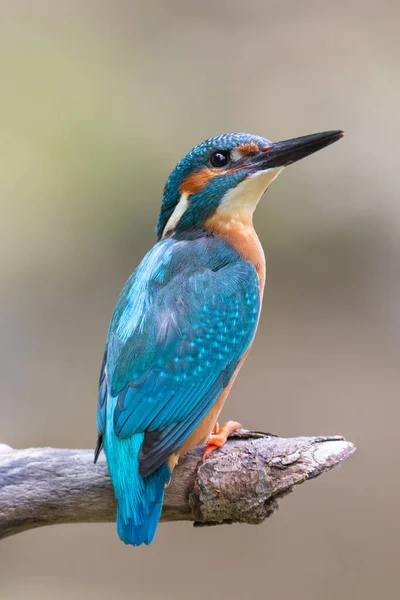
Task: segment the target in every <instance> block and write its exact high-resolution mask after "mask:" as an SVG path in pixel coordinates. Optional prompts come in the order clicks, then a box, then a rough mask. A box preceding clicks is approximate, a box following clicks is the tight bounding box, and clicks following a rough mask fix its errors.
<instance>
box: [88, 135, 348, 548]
mask: <svg viewBox="0 0 400 600" xmlns="http://www.w3.org/2000/svg"><path fill="white" fill-rule="evenodd" d="M343 134H344V132H343V131H342V130H333V131H324V132H321V133H316V134H312V135H305V136H302V137H297V138H292V139H289V140H284V141H281V142H271V141H270V140H268V139H266V138H263V137H260V136H256V135H251V134H248V133H229V134H223V135H219V136H216V137H213V138H210V139H208V140H206V141H204V142H202V143H201V144H199V145H198V146H196V147H195V148H194V149H193V150H191V152H189V154H187V155H186V156H185V157H184V158H183V159H182V160H180V162H179V163H178V164H177V166H176V167H175V169H174V170H173V171H172V173H171V175H170V176H169V178H168V180H167V182H166V185H165V188H164V193H163V197H162V203H161V210H160V213H159V217H158V222H157V227H156V233H157V240H156V243H155V245H154V246H153V247H152V248H151V249H150V251H149V252H148V253H147V254H146V255H145V257H144V258H143V260H142V261H141V263H140V264H139V266H138V267H137V268H136V270H135V271H134V272H133V273H132V275H131V276H130V277H129V279H128V280H127V282H126V284H125V286H124V288H123V289H122V292H121V294H120V296H119V298H118V300H117V302H116V305H115V308H114V312H113V315H112V318H111V322H110V326H109V330H108V336H107V341H106V347H105V351H104V357H103V362H102V366H101V371H100V378H99V394H98V404H97V430H98V440H97V446H96V449H95V462H96V461H97V459H98V456H99V454H100V451H101V450H102V448H104V451H105V455H106V460H107V465H108V470H109V474H110V477H111V480H112V483H113V487H114V494H115V497H116V501H117V519H116V521H117V523H116V525H117V533H118V535H119V537H120V539H121V540H122V541H123V542H125V544H129V545H133V546H140V545H141V544H146V545H148V544H150V543H151V542H152V540H153V538H154V535H155V532H156V529H157V526H158V523H159V520H160V516H161V509H162V503H163V496H164V490H165V487H166V486H167V485H168V483H169V481H170V479H171V475H172V472H173V470H174V467H175V465H176V464H177V462H178V460H179V458H180V457H181V456H183V455H184V454H185V453H186V452H188V451H189V450H190V449H192V448H194V447H195V446H198V445H202V444H205V450H204V454H203V460H207V459H208V458H209V456H210V454H211V453H212V452H213V451H214V450H216V449H217V448H218V447H221V446H222V445H223V444H224V443H225V442H226V440H227V437H228V435H229V433H231V432H232V431H234V430H236V429H238V428H240V427H241V425H240V424H239V423H237V422H236V421H228V422H227V423H225V424H224V425H222V426H221V427H220V426H219V424H218V417H219V413H220V411H221V409H222V407H223V405H224V402H225V400H226V397H227V396H228V394H229V392H230V390H231V388H232V385H233V382H234V381H235V379H236V376H237V374H238V372H239V370H240V368H241V367H242V365H243V363H244V361H245V360H246V357H247V355H248V353H249V350H250V347H251V345H252V342H253V340H254V336H255V333H256V329H257V325H258V322H259V318H260V312H261V303H262V298H263V293H264V285H265V277H266V268H265V257H264V252H263V248H262V245H261V243H260V241H259V238H258V237H257V234H256V232H255V229H254V226H253V213H254V210H255V208H256V206H257V204H258V202H259V200H260V199H261V197H262V196H263V195H264V192H265V191H266V190H267V188H268V187H269V185H270V184H271V183H272V181H274V179H276V177H277V176H278V175H279V173H280V172H281V171H282V170H283V169H284V168H285V167H286V166H288V165H290V164H292V163H294V162H296V161H298V160H300V159H302V158H304V157H306V156H308V155H310V154H313V153H314V152H317V151H318V150H321V149H322V148H324V147H326V146H328V145H329V144H332V143H333V142H336V141H337V140H339V139H340V138H341V137H342V136H343Z"/></svg>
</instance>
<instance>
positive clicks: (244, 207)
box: [215, 167, 284, 219]
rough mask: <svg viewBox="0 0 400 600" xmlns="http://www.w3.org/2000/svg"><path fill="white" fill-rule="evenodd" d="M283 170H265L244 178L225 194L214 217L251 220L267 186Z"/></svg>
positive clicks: (280, 168) (277, 168) (278, 168)
mask: <svg viewBox="0 0 400 600" xmlns="http://www.w3.org/2000/svg"><path fill="white" fill-rule="evenodd" d="M283 169H284V167H276V168H274V169H266V170H264V171H257V172H256V173H254V174H253V175H249V176H248V177H246V179H244V180H243V181H242V182H241V183H239V184H238V185H237V186H236V187H235V188H233V189H231V190H229V192H227V193H226V194H225V196H224V197H223V198H222V201H221V203H220V205H219V206H218V208H217V210H216V213H215V216H222V217H229V216H232V217H233V218H237V217H244V218H249V219H251V217H252V216H253V213H254V211H255V209H256V206H257V204H258V203H259V201H260V200H261V197H262V196H263V194H264V192H266V191H267V189H268V187H269V185H270V184H271V183H272V182H273V181H274V179H276V178H277V177H278V175H279V173H280V172H281V171H283Z"/></svg>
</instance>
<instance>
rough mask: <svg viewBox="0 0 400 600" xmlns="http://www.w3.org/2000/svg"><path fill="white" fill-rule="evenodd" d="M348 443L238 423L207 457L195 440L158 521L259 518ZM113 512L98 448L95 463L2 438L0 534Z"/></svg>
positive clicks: (345, 453)
mask: <svg viewBox="0 0 400 600" xmlns="http://www.w3.org/2000/svg"><path fill="white" fill-rule="evenodd" d="M354 451H355V446H354V445H353V444H352V443H350V442H346V441H345V440H344V439H343V438H341V437H338V436H337V437H299V438H287V439H285V438H279V437H275V436H271V435H267V434H263V433H258V432H254V431H253V432H251V431H245V430H239V431H237V432H235V433H234V434H232V435H231V436H230V438H229V440H228V442H227V444H226V445H225V446H224V447H223V448H221V449H219V450H217V451H216V452H214V453H213V454H212V455H211V457H210V458H209V459H208V460H207V461H206V462H205V463H202V461H201V456H202V449H201V448H196V449H195V450H193V451H191V452H189V453H188V454H187V455H186V456H184V457H183V459H182V460H181V461H180V463H179V465H178V466H177V467H176V469H175V471H174V474H173V477H172V481H171V484H170V485H169V486H168V488H167V489H166V493H165V499H164V506H163V513H162V521H182V520H186V521H194V523H195V525H217V524H221V523H236V522H241V523H261V522H262V521H263V520H264V519H265V518H266V517H269V516H270V515H271V514H272V513H273V512H275V510H276V509H277V506H278V499H279V498H281V497H282V496H285V495H286V494H288V493H289V492H291V491H292V489H293V486H295V485H297V484H299V483H303V481H306V480H307V479H312V478H314V477H318V475H321V474H322V473H324V472H325V471H328V470H329V469H331V468H332V467H334V466H335V465H337V464H339V463H340V462H342V461H343V460H345V459H346V458H348V457H349V456H350V455H351V454H352V453H353V452H354ZM114 519H115V500H114V496H113V489H112V485H111V482H110V479H109V476H108V472H107V466H106V463H105V460H104V456H103V457H101V459H100V460H99V463H98V464H97V465H94V464H93V452H92V451H91V450H64V449H58V448H56V449H55V448H33V449H32V448H31V449H26V450H13V449H12V448H10V447H9V446H5V445H3V444H0V539H1V538H4V537H7V536H10V535H13V534H15V533H19V532H21V531H25V530H27V529H32V528H34V527H40V526H42V525H53V524H56V523H87V522H104V521H113V520H114Z"/></svg>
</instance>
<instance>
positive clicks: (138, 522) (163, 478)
mask: <svg viewBox="0 0 400 600" xmlns="http://www.w3.org/2000/svg"><path fill="white" fill-rule="evenodd" d="M170 477H171V471H170V470H169V468H168V467H167V465H166V464H164V465H162V466H161V467H160V468H159V469H157V471H155V472H154V473H152V474H151V475H149V476H148V477H144V478H141V480H142V481H141V484H142V485H141V487H142V492H141V494H140V499H139V501H138V503H137V504H136V506H135V507H133V506H132V503H130V502H126V499H125V498H122V499H119V498H117V501H118V508H117V531H118V535H119V537H120V539H121V540H122V541H123V542H125V544H132V545H133V546H140V544H150V543H151V542H152V540H153V538H154V534H155V532H156V529H157V525H158V522H159V520H160V516H161V509H162V503H163V498H164V488H165V485H166V484H167V483H168V481H169V479H170ZM132 508H134V510H133V511H132Z"/></svg>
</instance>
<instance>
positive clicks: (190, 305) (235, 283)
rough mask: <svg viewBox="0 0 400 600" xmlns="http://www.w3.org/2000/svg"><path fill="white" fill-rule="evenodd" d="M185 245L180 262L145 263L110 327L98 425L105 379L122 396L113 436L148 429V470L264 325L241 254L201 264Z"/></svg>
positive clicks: (195, 420) (187, 430) (186, 431)
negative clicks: (193, 257) (232, 259)
mask: <svg viewBox="0 0 400 600" xmlns="http://www.w3.org/2000/svg"><path fill="white" fill-rule="evenodd" d="M155 248H157V246H156V247H155ZM153 250H154V249H153ZM188 252H189V255H188V254H187V253H186V255H185V256H182V257H181V259H180V260H181V262H182V264H181V266H180V267H177V265H176V264H175V263H176V261H175V263H174V260H171V256H169V259H168V260H169V262H168V265H167V266H166V265H165V264H164V265H163V264H162V263H163V261H165V258H166V257H165V256H163V257H162V258H161V256H160V255H159V256H160V258H159V260H158V261H156V262H154V260H153V262H152V261H151V257H150V261H149V260H148V257H146V258H145V261H146V260H147V262H148V263H152V264H150V265H149V264H148V265H147V267H146V268H143V263H142V265H141V266H140V267H139V269H138V271H136V273H135V274H134V275H133V276H132V278H131V280H128V282H127V284H126V286H125V288H124V290H123V292H122V294H121V297H120V300H119V301H118V302H117V306H116V310H115V313H114V317H113V319H112V322H111V326H110V332H109V337H108V345H107V351H106V355H105V356H106V358H105V361H104V366H103V369H102V375H101V376H100V388H99V391H100V393H99V405H98V424H99V430H100V432H101V431H102V430H103V429H104V422H105V405H106V398H107V390H106V389H105V388H106V386H107V385H108V388H109V389H108V395H109V396H111V397H113V398H116V399H117V400H116V404H115V408H114V412H113V420H114V423H113V424H114V433H115V435H116V436H118V437H120V438H125V437H129V436H131V435H133V434H135V433H139V432H144V434H145V436H144V441H143V445H142V449H141V453H140V458H139V462H140V464H139V467H140V472H141V474H142V475H143V476H146V475H149V474H150V473H152V472H153V471H155V470H156V469H157V468H158V467H159V466H160V465H162V464H163V463H164V462H165V461H166V460H167V458H168V457H169V456H171V455H172V454H173V453H174V452H175V451H176V450H177V449H178V448H179V447H180V446H181V445H182V444H183V443H184V441H185V440H186V439H187V438H188V437H189V436H190V435H191V433H192V432H193V431H194V430H195V429H196V427H197V426H198V425H199V423H200V422H201V421H202V419H203V418H204V417H205V415H206V414H207V413H208V412H209V410H210V409H211V407H212V406H213V404H214V403H215V402H216V400H217V399H218V397H219V396H220V394H221V392H222V391H223V389H224V388H225V387H226V385H227V384H228V383H229V381H230V379H231V377H232V375H233V373H234V371H235V370H236V367H237V365H238V362H239V361H240V359H241V357H242V356H243V354H244V353H245V352H246V350H247V348H248V347H249V345H250V342H251V340H252V338H253V336H254V333H255V330H256V326H257V320H258V314H259V303H260V299H259V282H258V277H257V274H256V271H255V269H254V267H253V266H252V265H251V264H250V263H249V262H245V261H242V260H236V261H235V262H233V263H232V262H228V263H226V261H225V263H224V261H222V262H220V268H217V267H216V265H215V264H213V265H212V268H211V267H210V266H204V264H203V265H202V266H200V264H199V260H198V256H197V258H196V260H197V263H196V260H194V259H193V261H191V257H190V245H189V246H188ZM172 253H173V249H172ZM170 254H171V253H170ZM148 256H149V255H148ZM153 259H154V257H153ZM205 260H206V259H204V260H203V262H204V261H205ZM200 262H202V261H200ZM193 264H195V265H196V268H195V270H194V271H193ZM189 267H190V268H189ZM163 270H164V271H163ZM140 271H141V272H140ZM161 273H162V274H161ZM161 280H162V282H161ZM106 369H107V377H106V376H105V375H106Z"/></svg>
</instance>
